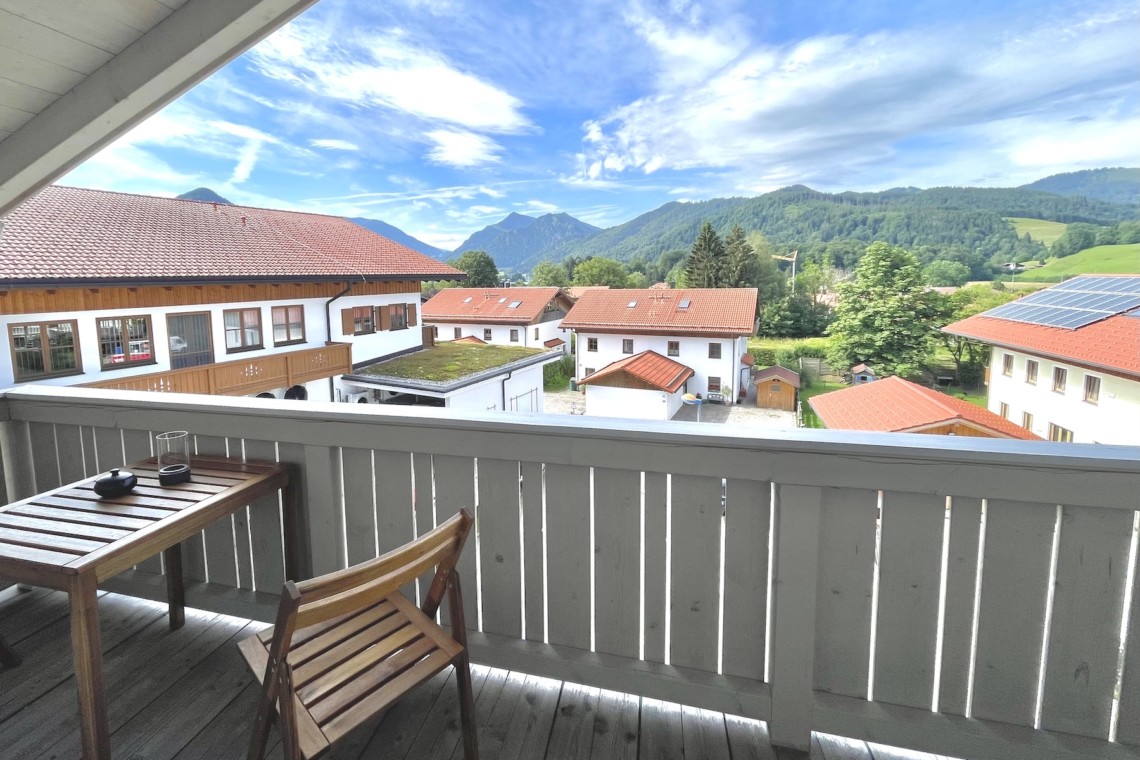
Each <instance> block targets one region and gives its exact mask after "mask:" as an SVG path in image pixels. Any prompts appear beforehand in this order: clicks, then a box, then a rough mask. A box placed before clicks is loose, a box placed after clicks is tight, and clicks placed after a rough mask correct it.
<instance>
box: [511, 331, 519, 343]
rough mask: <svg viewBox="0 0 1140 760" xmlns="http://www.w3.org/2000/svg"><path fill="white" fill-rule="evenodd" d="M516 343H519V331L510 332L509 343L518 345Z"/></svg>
mask: <svg viewBox="0 0 1140 760" xmlns="http://www.w3.org/2000/svg"><path fill="white" fill-rule="evenodd" d="M518 342H519V331H518V330H511V343H518Z"/></svg>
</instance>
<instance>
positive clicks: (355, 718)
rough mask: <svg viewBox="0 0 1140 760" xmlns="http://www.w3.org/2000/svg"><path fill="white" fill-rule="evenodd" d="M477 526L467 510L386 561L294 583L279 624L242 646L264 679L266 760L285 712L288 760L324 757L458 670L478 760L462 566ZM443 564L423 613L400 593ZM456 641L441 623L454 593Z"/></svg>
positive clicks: (469, 749)
mask: <svg viewBox="0 0 1140 760" xmlns="http://www.w3.org/2000/svg"><path fill="white" fill-rule="evenodd" d="M473 522H474V518H472V516H471V513H470V512H468V511H467V510H466V509H464V510H460V512H459V513H458V514H457V515H455V516H454V517H452V518H451V519H450V520H448V521H447V522H445V523H443V524H442V525H440V526H439V527H438V528H436V529H435V530H433V531H431V532H430V533H427V534H425V535H423V536H421V537H420V538H418V539H416V540H415V541H412V542H411V543H410V544H407V545H405V546H403V547H401V548H399V549H396V550H395V551H392V552H389V553H388V554H385V555H384V556H382V557H377V558H376V559H373V560H369V561H367V562H362V563H361V564H359V565H355V566H353V567H350V568H347V569H345V570H341V571H338V572H335V573H329V574H328V575H324V576H321V577H319V578H313V579H312V580H308V581H303V582H301V583H294V582H293V581H288V582H286V583H285V590H284V593H283V594H282V595H281V605H280V607H278V610H277V623H276V625H274V626H273V628H270V629H267V630H266V631H263V632H262V633H260V634H257V635H255V636H251V637H249V638H247V639H245V640H244V641H242V642H241V643H240V644H239V645H238V646H239V647H240V648H241V652H242V655H243V656H244V657H245V659H246V662H248V663H249V665H250V667H251V668H252V669H253V672H254V674H255V675H256V676H257V677H258V678H259V679H260V680H261V683H262V693H261V704H260V705H259V707H258V711H257V722H256V724H255V725H254V729H253V739H252V741H251V742H250V747H249V758H250V760H260V758H261V757H262V755H263V754H264V752H265V745H266V741H267V739H268V737H269V725H270V723H271V722H272V721H273V719H274V715H275V714H276V715H277V716H278V718H279V729H280V731H281V736H282V742H283V745H284V749H285V757H286V758H287V760H301V759H302V758H304V759H305V760H308V758H312V757H315V756H316V755H319V754H320V753H321V752H323V751H324V750H326V749H328V748H329V747H330V746H332V745H333V744H335V743H336V742H337V741H338V740H340V739H341V738H342V737H344V736H345V735H346V734H348V733H349V732H350V731H351V730H352V729H354V728H355V727H357V726H359V725H360V724H361V723H364V722H366V721H368V720H369V719H370V718H373V717H375V716H376V715H378V714H380V713H381V712H383V711H385V710H387V709H388V708H389V707H391V706H392V705H393V704H394V703H395V702H396V701H397V700H398V699H399V698H400V697H402V696H403V695H404V694H406V693H407V692H408V691H410V690H411V689H413V688H414V687H416V686H418V685H420V684H421V683H423V682H424V681H426V680H428V679H429V678H431V677H432V676H434V675H435V674H436V673H439V672H440V671H441V670H443V669H444V668H446V667H447V666H448V665H451V664H453V663H454V665H455V674H456V680H457V681H458V684H459V711H460V718H461V721H462V726H463V749H464V752H465V755H466V758H467V760H477V758H478V748H477V747H476V742H475V715H474V713H475V709H474V700H473V696H472V691H471V672H470V668H469V663H468V659H467V631H466V629H465V627H464V621H463V597H462V594H461V592H460V586H459V573H458V572H456V570H455V563H456V562H457V561H458V559H459V553H460V552H461V551H462V550H463V543H464V541H466V540H467V534H468V533H469V532H470V531H471V525H472V523H473ZM432 567H435V577H434V579H433V580H432V583H431V587H430V589H429V590H428V592H427V596H426V598H425V599H424V603H423V606H422V607H419V608H417V607H416V606H415V605H414V604H412V603H411V602H409V601H408V600H407V599H406V598H405V597H404V595H403V594H401V593H400V587H401V586H403V585H405V584H407V583H410V582H411V581H412V580H414V579H415V578H417V577H419V576H420V575H422V574H423V573H425V572H427V571H429V570H430V569H431V568H432ZM445 591H446V592H447V600H448V605H449V610H450V615H451V634H450V635H448V634H447V633H446V632H445V631H444V630H443V629H442V628H440V627H439V626H438V625H436V623H435V620H434V618H435V613H436V610H437V609H438V608H439V605H440V602H441V601H442V600H443V594H444V592H445Z"/></svg>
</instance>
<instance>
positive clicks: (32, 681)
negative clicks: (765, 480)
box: [0, 590, 934, 760]
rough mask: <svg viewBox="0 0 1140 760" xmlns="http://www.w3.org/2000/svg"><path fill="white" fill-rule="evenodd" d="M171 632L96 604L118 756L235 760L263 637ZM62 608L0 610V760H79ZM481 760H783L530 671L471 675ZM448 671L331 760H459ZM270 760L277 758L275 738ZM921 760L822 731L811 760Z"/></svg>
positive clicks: (191, 628)
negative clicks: (4, 644)
mask: <svg viewBox="0 0 1140 760" xmlns="http://www.w3.org/2000/svg"><path fill="white" fill-rule="evenodd" d="M186 618H187V619H186V626H185V627H184V628H182V629H181V630H179V631H175V632H173V633H171V632H170V631H168V630H167V624H166V617H165V607H164V606H163V605H158V604H153V603H151V602H146V601H139V600H137V599H131V598H128V597H123V596H118V595H115V594H105V595H104V596H103V597H102V598H101V600H100V619H101V628H102V634H103V646H104V651H105V655H104V667H105V677H106V683H107V693H108V698H109V700H110V701H109V705H108V713H109V716H110V728H111V743H112V747H113V750H114V756H115V757H116V758H132V760H134V759H136V758H139V759H141V758H145V760H207V759H208V758H239V757H243V756H244V749H245V745H246V742H247V740H248V736H249V730H250V724H251V717H252V716H253V713H254V708H255V704H256V699H257V687H256V684H255V682H254V680H253V678H252V676H251V675H250V674H249V673H248V671H247V669H246V666H245V663H244V662H243V661H242V660H241V658H240V656H239V655H238V650H237V647H236V646H235V643H236V642H237V641H238V640H240V639H241V638H243V637H245V636H247V635H250V634H252V633H254V632H256V631H258V630H260V629H261V628H263V627H264V626H263V624H261V623H253V622H250V621H247V620H241V619H238V618H232V617H227V616H225V615H215V614H212V613H206V612H199V611H194V610H187V615H186ZM68 625H69V622H68V616H67V599H66V597H65V596H64V595H63V594H61V593H58V592H48V591H39V590H37V591H31V592H27V593H21V594H17V595H15V596H14V597H10V598H7V599H5V600H4V601H2V602H0V635H2V636H4V638H6V639H7V640H8V642H9V644H11V645H12V646H13V648H14V649H16V650H17V652H18V653H19V655H20V656H21V657H22V658H23V663H22V664H21V665H20V666H19V667H17V668H15V669H11V670H9V669H3V668H2V667H0V758H3V759H5V760H7V759H8V758H11V759H12V760H16V759H17V758H18V759H19V760H32V758H60V759H61V760H62V759H64V758H66V759H68V760H70V758H75V757H78V755H79V737H78V732H77V728H78V721H77V716H76V698H75V686H74V681H73V678H72V667H71V652H70V638H69V633H68V631H69V628H68ZM473 677H474V681H475V692H476V710H477V713H478V721H479V747H480V755H481V757H482V758H483V760H495V759H496V758H503V759H504V760H506V759H507V758H511V759H514V758H517V759H519V760H540V759H542V758H545V759H546V760H578V759H581V760H610V759H612V760H650V759H652V760H705V759H706V758H707V759H708V760H745V759H747V760H762V759H763V760H786V759H787V758H792V757H795V758H804V757H806V755H804V754H803V753H789V752H786V751H780V752H779V753H777V752H776V751H775V750H774V749H773V748H772V747H771V746H770V745H769V744H768V735H767V729H766V728H765V726H764V724H763V723H759V722H757V721H751V720H746V719H743V718H737V717H733V716H725V715H722V714H720V713H714V712H709V711H707V710H697V709H693V708H688V707H681V706H679V705H675V704H668V703H663V702H657V701H655V700H650V699H640V698H638V697H635V696H630V695H626V694H618V693H613V692H602V691H599V690H598V689H593V688H587V687H583V686H579V685H576V684H571V683H562V682H560V681H552V680H549V679H545V678H538V677H535V676H529V675H527V674H525V673H516V672H507V671H503V670H492V669H489V668H483V667H476V668H474V669H473ZM455 691H456V690H455V680H454V677H453V675H452V672H451V669H450V668H449V669H448V670H446V671H444V672H443V673H441V674H440V675H439V676H437V677H436V679H434V680H433V681H432V682H431V683H429V684H426V685H425V686H423V687H422V688H421V689H420V690H419V691H418V692H417V693H416V694H415V695H414V697H412V698H409V699H408V700H406V701H405V702H404V703H402V704H400V705H399V706H397V707H396V708H394V709H393V710H391V711H390V712H389V713H388V714H387V715H386V716H384V718H383V719H382V720H381V721H379V723H378V724H377V725H376V726H375V727H373V728H370V729H364V730H362V731H361V732H359V734H358V735H357V736H355V737H353V739H352V740H351V741H350V742H348V743H347V744H346V745H344V746H342V747H340V748H338V750H337V751H336V752H334V753H332V754H330V755H329V757H330V758H335V759H336V760H348V759H350V758H352V759H356V758H361V759H364V758H377V759H379V758H384V759H385V760H389V759H390V760H402V759H404V758H408V759H411V758H414V759H415V760H432V759H437V758H438V759H440V760H444V759H449V758H450V759H454V760H461V758H462V753H463V750H462V747H461V746H460V742H459V739H460V736H459V728H458V714H457V709H458V708H457V701H456V695H455ZM269 757H276V758H280V757H281V751H280V746H279V745H278V744H277V742H276V732H274V746H273V749H272V752H271V753H270V754H269ZM901 758H908V760H911V759H914V758H924V759H926V760H934V758H933V756H930V755H918V754H916V753H907V752H903V751H900V750H893V749H890V748H885V747H878V746H873V745H872V746H868V745H867V744H865V743H863V742H854V741H848V740H845V739H841V738H838V737H831V736H826V735H816V736H815V737H814V741H813V747H812V751H811V760H900V759H901Z"/></svg>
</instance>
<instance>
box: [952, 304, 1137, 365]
mask: <svg viewBox="0 0 1140 760" xmlns="http://www.w3.org/2000/svg"><path fill="white" fill-rule="evenodd" d="M942 329H943V330H944V331H945V332H948V333H951V334H952V335H961V336H963V337H966V338H973V339H974V340H977V341H981V342H982V343H989V344H990V345H994V346H999V347H1001V348H1010V349H1014V350H1016V351H1024V352H1025V353H1027V354H1035V355H1037V356H1043V357H1048V358H1050V359H1059V360H1061V361H1067V362H1072V363H1073V364H1079V365H1081V366H1083V367H1090V368H1093V369H1101V370H1106V371H1109V372H1116V373H1118V374H1124V375H1129V376H1132V377H1140V315H1130V314H1118V315H1116V316H1114V317H1109V318H1108V319H1102V320H1101V321H1100V322H1093V323H1092V324H1091V325H1086V326H1084V327H1080V328H1077V329H1076V330H1066V329H1064V328H1061V327H1047V326H1045V325H1031V324H1026V323H1025V322H1013V321H1011V320H1008V319H997V318H994V317H987V316H986V315H985V313H984V312H983V313H982V314H978V315H976V316H973V317H968V318H966V319H963V320H961V321H960V322H955V323H953V324H950V325H946V327H943V328H942Z"/></svg>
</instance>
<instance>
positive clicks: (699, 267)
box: [685, 222, 726, 288]
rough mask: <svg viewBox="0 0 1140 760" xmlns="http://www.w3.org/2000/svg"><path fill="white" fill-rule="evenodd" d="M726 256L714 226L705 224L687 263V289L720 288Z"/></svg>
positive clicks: (694, 243) (722, 243)
mask: <svg viewBox="0 0 1140 760" xmlns="http://www.w3.org/2000/svg"><path fill="white" fill-rule="evenodd" d="M725 260H726V254H725V250H724V242H723V241H721V239H720V235H717V234H716V230H714V229H713V227H712V224H710V223H709V222H705V223H704V224H702V225H701V231H700V232H699V233H697V239H696V241H694V242H693V248H692V250H691V251H689V258H688V259H687V260H686V262H685V287H688V288H719V287H721V284H722V282H723V277H724V270H725V263H726V261H725Z"/></svg>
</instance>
